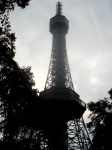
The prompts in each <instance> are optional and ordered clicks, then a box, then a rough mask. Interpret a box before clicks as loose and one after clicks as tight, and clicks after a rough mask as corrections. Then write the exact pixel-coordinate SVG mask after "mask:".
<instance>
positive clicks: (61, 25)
mask: <svg viewBox="0 0 112 150" xmlns="http://www.w3.org/2000/svg"><path fill="white" fill-rule="evenodd" d="M68 29H69V21H68V19H67V18H66V17H65V16H64V15H62V3H61V2H58V3H57V5H56V15H55V16H54V17H52V18H51V19H50V29H49V31H50V33H51V34H52V37H53V38H52V51H51V59H50V65H49V70H48V75H47V80H46V83H45V89H44V91H42V92H40V99H41V102H42V106H41V107H42V114H43V115H41V118H42V119H41V120H42V121H41V127H42V131H43V134H42V136H43V137H41V138H40V139H41V141H40V143H41V149H45V150H89V148H90V138H89V135H88V132H87V129H86V126H85V123H84V120H83V117H82V116H83V113H84V112H85V110H86V103H84V102H83V101H82V100H81V99H80V96H79V95H78V94H77V93H76V92H75V90H74V86H73V82H72V78H71V74H70V68H69V63H68V57H67V49H66V34H67V33H68Z"/></svg>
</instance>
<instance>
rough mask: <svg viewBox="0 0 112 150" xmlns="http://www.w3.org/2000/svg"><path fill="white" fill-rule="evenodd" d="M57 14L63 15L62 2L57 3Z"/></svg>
mask: <svg viewBox="0 0 112 150" xmlns="http://www.w3.org/2000/svg"><path fill="white" fill-rule="evenodd" d="M56 15H62V3H61V2H57V4H56Z"/></svg>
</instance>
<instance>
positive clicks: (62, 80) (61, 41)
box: [45, 28, 74, 90]
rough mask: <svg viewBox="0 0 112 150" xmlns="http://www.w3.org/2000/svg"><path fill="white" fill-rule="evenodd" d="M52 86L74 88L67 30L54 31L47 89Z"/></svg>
mask: <svg viewBox="0 0 112 150" xmlns="http://www.w3.org/2000/svg"><path fill="white" fill-rule="evenodd" d="M51 87H59V88H70V89H72V90H74V87H73V83H72V78H71V74H70V69H69V63H68V57H67V50H66V37H65V31H64V29H63V28H62V29H61V31H60V29H59V30H56V32H54V33H53V43H52V52H51V60H50V65H49V70H48V75H47V80H46V84H45V90H46V89H50V88H51Z"/></svg>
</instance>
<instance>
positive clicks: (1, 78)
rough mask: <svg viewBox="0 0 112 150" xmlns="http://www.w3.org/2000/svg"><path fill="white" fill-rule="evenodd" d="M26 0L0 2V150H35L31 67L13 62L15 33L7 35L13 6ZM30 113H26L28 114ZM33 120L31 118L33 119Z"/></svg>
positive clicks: (33, 92) (37, 146) (23, 5)
mask: <svg viewBox="0 0 112 150" xmlns="http://www.w3.org/2000/svg"><path fill="white" fill-rule="evenodd" d="M29 1H30V0H10V1H9V0H1V1H0V132H1V133H2V139H1V140H0V148H1V149H2V150H3V149H4V150H5V149H12V150H13V149H19V150H20V149H32V145H33V149H39V144H38V143H36V138H35V137H34V133H35V134H36V132H37V131H38V133H39V131H40V130H39V129H38V126H36V127H34V123H33V122H31V117H30V116H29V114H30V113H31V115H32V113H34V112H33V110H32V109H33V108H34V106H35V105H37V104H38V99H39V98H38V94H37V93H38V90H37V89H34V85H35V82H34V80H33V73H32V72H31V67H29V66H28V67H19V65H18V63H17V62H16V61H15V60H14V57H15V53H16V47H15V40H16V37H15V34H14V33H11V25H10V22H9V14H10V11H12V10H14V8H15V6H16V5H17V6H20V7H21V8H25V6H27V5H28V4H29ZM29 112H30V113H29ZM34 117H35V116H34Z"/></svg>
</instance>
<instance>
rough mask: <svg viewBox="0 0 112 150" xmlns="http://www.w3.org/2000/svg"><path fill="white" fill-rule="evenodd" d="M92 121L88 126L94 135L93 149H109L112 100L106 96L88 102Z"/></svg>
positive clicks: (111, 137)
mask: <svg viewBox="0 0 112 150" xmlns="http://www.w3.org/2000/svg"><path fill="white" fill-rule="evenodd" d="M88 109H89V111H90V112H91V113H90V115H89V118H90V122H89V123H87V127H88V129H89V131H90V134H91V137H92V150H108V149H110V148H109V147H111V139H112V130H111V127H112V101H111V99H110V98H104V99H102V100H98V101H97V102H90V103H88Z"/></svg>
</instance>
